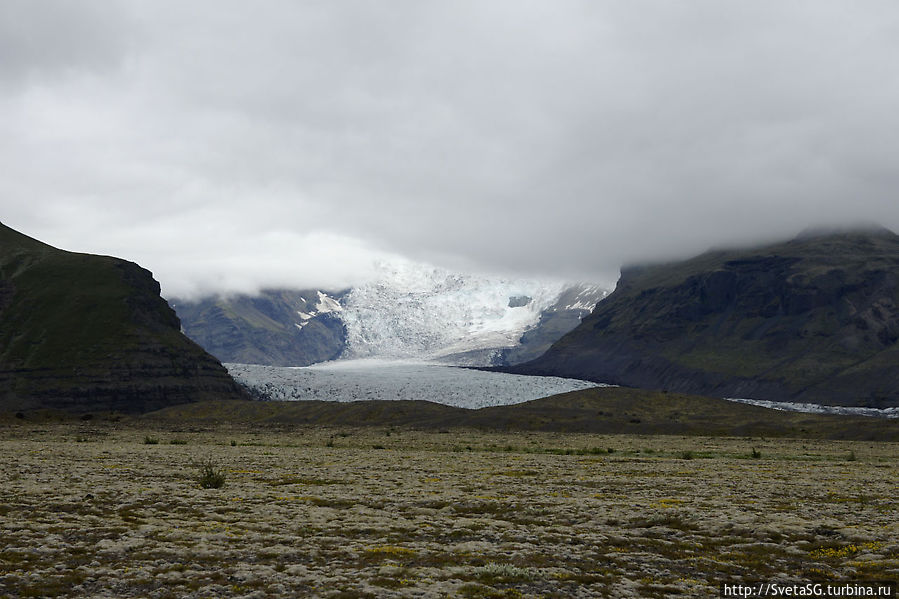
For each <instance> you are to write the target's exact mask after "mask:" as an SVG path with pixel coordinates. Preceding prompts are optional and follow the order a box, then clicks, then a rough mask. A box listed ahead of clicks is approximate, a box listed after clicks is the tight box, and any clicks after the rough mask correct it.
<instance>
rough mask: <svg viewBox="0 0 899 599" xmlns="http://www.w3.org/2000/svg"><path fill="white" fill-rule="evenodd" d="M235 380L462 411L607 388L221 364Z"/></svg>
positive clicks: (307, 393) (275, 393)
mask: <svg viewBox="0 0 899 599" xmlns="http://www.w3.org/2000/svg"><path fill="white" fill-rule="evenodd" d="M225 367H226V368H227V369H228V372H229V373H230V374H231V376H233V377H234V378H235V379H236V380H237V381H239V382H240V383H242V384H243V385H245V386H247V387H248V388H250V389H251V390H252V391H254V392H255V393H257V394H259V395H261V396H263V397H265V398H266V399H269V400H278V401H308V400H322V401H338V402H347V401H366V400H388V401H389V400H424V401H431V402H434V403H440V404H444V405H448V406H455V407H460V408H469V409H477V408H484V407H488V406H498V405H510V404H516V403H522V402H525V401H530V400H533V399H539V398H541V397H547V396H549V395H555V394H557V393H565V392H567V391H576V390H580V389H588V388H592V387H605V386H608V385H603V384H597V383H592V382H589V381H578V380H574V379H562V378H556V377H544V376H523V375H518V374H505V373H499V372H484V371H480V370H471V369H467V368H457V367H454V366H446V365H442V364H433V363H426V362H422V361H417V360H381V359H373V358H368V359H359V360H336V361H333V362H324V363H321V364H315V365H313V366H301V367H283V366H262V365H257V364H230V363H229V364H225Z"/></svg>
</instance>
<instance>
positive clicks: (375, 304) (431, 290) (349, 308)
mask: <svg viewBox="0 0 899 599" xmlns="http://www.w3.org/2000/svg"><path fill="white" fill-rule="evenodd" d="M569 288H571V284H568V283H564V282H561V281H536V280H526V279H508V278H497V277H487V276H482V275H474V274H460V273H457V272H452V271H449V270H447V269H444V268H440V267H435V266H430V265H427V264H422V263H417V262H411V261H393V262H381V263H379V264H378V267H377V275H376V276H375V277H374V278H373V279H371V280H370V281H368V282H367V283H365V284H362V285H359V286H357V287H354V288H353V289H351V290H350V292H349V293H348V294H347V295H346V296H345V297H344V300H343V303H342V311H341V313H340V318H341V319H342V320H343V323H344V325H345V326H346V330H347V346H346V349H345V350H344V353H343V357H344V358H346V359H361V358H382V359H406V358H416V359H420V360H425V361H427V360H436V359H440V358H445V357H447V356H451V355H453V354H460V353H463V352H472V351H477V350H490V349H501V348H507V347H514V346H515V345H517V344H518V343H519V340H520V339H521V336H522V334H523V333H524V332H525V331H527V330H529V329H531V328H533V327H535V326H536V325H537V324H538V322H539V321H540V318H541V316H542V315H543V314H544V313H545V312H546V311H547V310H549V309H550V308H552V307H553V306H554V304H555V303H556V302H557V301H558V300H559V298H560V297H561V296H562V294H563V292H564V291H565V290H566V289H569ZM583 289H590V290H592V291H593V295H590V294H589V293H586V294H583V293H582V295H583V296H584V298H583V299H581V300H580V301H579V303H577V302H576V303H577V305H576V307H575V306H574V305H573V306H571V307H569V309H578V310H582V311H583V312H584V314H586V313H588V312H589V311H590V310H592V309H593V307H594V306H595V305H596V302H597V301H598V300H596V299H593V298H594V297H595V296H596V295H597V294H599V295H600V296H603V295H604V294H605V292H601V291H600V290H599V288H598V287H583Z"/></svg>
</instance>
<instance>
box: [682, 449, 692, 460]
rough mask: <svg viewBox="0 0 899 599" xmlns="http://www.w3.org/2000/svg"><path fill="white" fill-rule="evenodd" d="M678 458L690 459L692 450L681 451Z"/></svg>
mask: <svg viewBox="0 0 899 599" xmlns="http://www.w3.org/2000/svg"><path fill="white" fill-rule="evenodd" d="M680 458H681V459H682V460H692V459H693V452H692V451H682V452H681V454H680Z"/></svg>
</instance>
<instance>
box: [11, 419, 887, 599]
mask: <svg viewBox="0 0 899 599" xmlns="http://www.w3.org/2000/svg"><path fill="white" fill-rule="evenodd" d="M0 428H2V439H0V481H2V488H0V523H2V526H0V596H4V597H27V596H35V597H38V596H39V597H54V596H90V597H152V598H164V597H197V598H199V597H300V596H310V597H334V598H338V597H342V598H351V597H685V596H686V597H717V596H719V585H720V584H721V583H722V582H725V581H729V582H736V581H743V582H745V581H758V580H778V581H809V580H897V579H899V502H897V496H899V465H897V461H896V457H897V455H899V444H896V443H883V442H873V441H834V440H803V439H766V438H761V437H701V436H677V435H599V434H573V433H553V432H485V431H478V430H464V429H451V430H443V431H441V430H427V431H425V430H415V429H412V428H409V427H376V426H375V427H372V426H369V427H364V428H352V427H339V428H333V427H332V428H326V427H321V426H303V425H291V426H283V427H277V426H274V425H271V424H268V425H261V424H244V425H235V424H231V425H227V424H216V425H209V424H203V425H199V426H193V425H191V423H178V422H168V423H164V422H153V423H150V422H143V421H141V420H138V419H127V418H126V419H124V420H123V421H120V422H114V421H101V420H100V419H95V420H90V421H77V420H68V421H66V422H53V421H50V420H43V421H41V420H28V419H25V420H13V419H10V420H7V421H5V422H4V423H2V424H0ZM204 463H205V464H210V463H211V464H213V465H214V467H215V469H217V470H218V471H220V472H221V473H222V474H224V476H225V482H224V485H223V486H222V487H221V488H202V487H201V486H200V484H199V483H198V475H199V473H200V465H201V464H204Z"/></svg>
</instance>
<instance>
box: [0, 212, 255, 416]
mask: <svg viewBox="0 0 899 599" xmlns="http://www.w3.org/2000/svg"><path fill="white" fill-rule="evenodd" d="M243 397H245V395H244V394H243V392H242V391H241V389H240V388H239V387H238V386H237V384H236V383H235V382H234V381H233V379H231V377H230V376H229V375H228V373H227V371H226V370H225V369H224V368H223V367H222V365H221V364H220V363H219V362H218V361H217V360H216V359H215V358H213V357H212V356H210V355H209V354H207V353H206V352H205V351H204V350H203V349H202V348H201V347H199V346H198V345H197V344H196V343H194V342H192V341H191V340H190V339H188V338H187V337H185V336H184V335H183V334H182V333H181V332H180V323H179V321H178V318H177V316H176V315H175V313H174V311H173V310H172V309H171V308H170V307H169V306H168V304H167V303H166V302H165V300H163V299H162V298H161V297H160V296H159V284H158V283H157V282H156V281H155V280H154V279H153V277H152V274H151V273H150V272H149V271H147V270H145V269H143V268H141V267H139V266H138V265H136V264H133V263H131V262H127V261H125V260H120V259H118V258H111V257H108V256H93V255H88V254H77V253H72V252H65V251H62V250H58V249H56V248H53V247H51V246H49V245H46V244H43V243H41V242H39V241H36V240H34V239H31V238H29V237H27V236H25V235H22V234H20V233H18V232H16V231H14V230H12V229H10V228H8V227H6V226H4V225H2V224H0V409H4V410H23V409H34V408H54V409H63V410H68V411H76V412H95V411H107V410H110V411H112V410H114V411H121V412H145V411H150V410H154V409H158V408H162V407H166V406H169V405H175V404H178V403H185V402H190V401H197V400H201V399H212V398H232V399H234V398H243Z"/></svg>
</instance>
